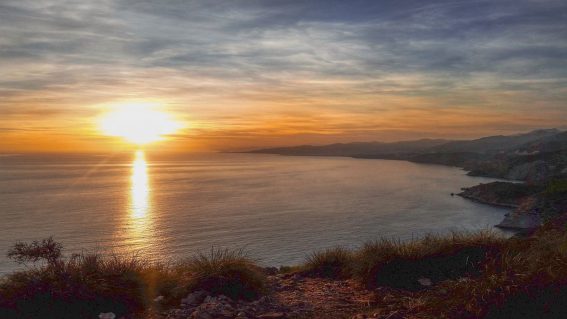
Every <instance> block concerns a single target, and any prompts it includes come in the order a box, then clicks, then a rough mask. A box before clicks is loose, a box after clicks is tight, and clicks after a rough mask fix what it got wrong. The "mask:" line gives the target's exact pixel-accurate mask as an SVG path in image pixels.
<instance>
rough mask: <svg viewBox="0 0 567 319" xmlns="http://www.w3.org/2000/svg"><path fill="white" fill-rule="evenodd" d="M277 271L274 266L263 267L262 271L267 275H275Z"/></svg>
mask: <svg viewBox="0 0 567 319" xmlns="http://www.w3.org/2000/svg"><path fill="white" fill-rule="evenodd" d="M278 272H279V270H278V268H276V267H265V268H264V273H265V274H266V275H268V276H273V275H276V274H277V273H278Z"/></svg>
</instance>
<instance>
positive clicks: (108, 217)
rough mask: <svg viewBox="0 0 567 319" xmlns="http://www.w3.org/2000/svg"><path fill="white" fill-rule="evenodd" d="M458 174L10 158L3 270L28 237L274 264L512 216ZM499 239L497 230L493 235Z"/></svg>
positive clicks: (146, 255)
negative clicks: (472, 193) (479, 197)
mask: <svg viewBox="0 0 567 319" xmlns="http://www.w3.org/2000/svg"><path fill="white" fill-rule="evenodd" d="M491 181H494V179H490V178H482V177H470V176H467V175H466V172H465V171H463V170H461V169H459V168H455V167H447V166H440V165H427V164H417V163H410V162H406V161H395V160H376V159H353V158H347V157H308V156H304V157H291V156H278V155H264V154H226V153H210V154H189V155H176V156H168V157H164V156H158V155H156V154H151V153H146V152H144V151H141V150H140V151H137V152H134V153H131V154H120V155H116V154H110V155H29V154H27V155H18V154H5V155H2V156H0V273H4V274H5V273H8V272H11V271H13V270H15V269H17V268H18V267H21V266H18V265H17V264H15V263H14V262H12V261H11V260H9V259H8V258H7V257H6V252H7V251H8V249H9V248H10V247H11V246H12V245H13V244H14V243H16V242H18V241H33V240H41V239H43V238H47V237H50V236H53V238H54V239H55V240H56V241H59V242H61V243H62V244H63V245H64V249H65V250H64V252H65V253H66V254H68V255H70V254H72V253H80V252H97V253H101V254H117V255H128V256H131V255H135V256H138V257H139V258H143V259H145V260H151V261H160V262H170V261H175V260H181V259H185V258H189V257H191V256H193V255H195V254H199V253H204V254H208V253H210V251H211V250H212V249H241V250H243V251H244V252H245V253H246V254H247V255H248V256H249V257H250V258H252V259H254V260H256V261H257V262H258V263H259V264H261V265H265V266H276V267H277V266H281V265H294V264H298V263H301V262H302V261H303V260H304V259H305V258H306V257H307V256H309V254H311V253H313V252H314V251H317V250H321V249H325V248H330V247H335V246H344V247H349V248H355V247H359V246H361V245H362V244H363V243H364V242H366V241H369V240H376V239H379V238H389V239H396V240H401V241H405V240H411V239H416V238H419V237H422V236H424V235H425V234H429V233H434V234H443V233H447V232H451V231H474V230H479V229H483V230H485V229H494V228H493V225H495V224H497V223H498V222H500V221H501V220H502V218H503V217H504V214H505V213H506V212H507V210H506V209H503V208H497V207H491V206H487V205H483V204H479V203H475V202H472V201H469V200H467V199H464V198H461V197H459V196H451V193H458V192H459V191H460V189H461V188H462V187H468V186H473V185H476V184H479V183H487V182H491ZM495 231H498V230H495Z"/></svg>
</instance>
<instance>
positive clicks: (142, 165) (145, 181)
mask: <svg viewBox="0 0 567 319" xmlns="http://www.w3.org/2000/svg"><path fill="white" fill-rule="evenodd" d="M131 185H132V186H131V204H130V213H131V214H130V215H131V217H132V218H133V219H140V218H145V217H146V215H147V214H148V210H149V209H150V191H151V189H150V182H149V177H148V164H147V162H146V156H145V154H144V152H143V151H137V152H136V159H135V160H134V163H133V164H132V177H131Z"/></svg>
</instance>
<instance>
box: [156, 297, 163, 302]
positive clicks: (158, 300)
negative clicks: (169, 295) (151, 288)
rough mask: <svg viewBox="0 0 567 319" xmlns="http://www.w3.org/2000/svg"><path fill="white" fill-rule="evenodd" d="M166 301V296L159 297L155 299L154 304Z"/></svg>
mask: <svg viewBox="0 0 567 319" xmlns="http://www.w3.org/2000/svg"><path fill="white" fill-rule="evenodd" d="M164 299H165V297H164V296H157V297H156V298H155V299H154V302H162V301H163V300H164Z"/></svg>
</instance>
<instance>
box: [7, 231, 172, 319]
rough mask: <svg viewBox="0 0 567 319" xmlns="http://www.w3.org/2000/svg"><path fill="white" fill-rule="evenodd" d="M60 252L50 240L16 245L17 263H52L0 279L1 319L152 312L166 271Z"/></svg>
mask: <svg viewBox="0 0 567 319" xmlns="http://www.w3.org/2000/svg"><path fill="white" fill-rule="evenodd" d="M48 248H49V249H48ZM61 249H62V246H61V245H60V244H58V243H56V242H55V241H53V240H52V239H51V238H50V239H48V240H44V241H42V242H33V243H31V244H24V243H18V244H16V245H15V246H14V248H13V249H12V250H10V256H13V257H15V259H16V260H17V261H38V260H41V259H47V260H48V263H46V264H40V265H34V266H32V267H31V268H28V269H26V270H23V271H18V272H15V273H12V274H10V275H7V276H5V277H4V278H2V279H1V280H0V318H62V319H65V318H96V316H98V314H99V313H101V312H114V313H115V314H116V315H117V316H118V317H120V316H126V315H131V314H138V313H142V312H144V311H145V310H147V309H148V306H149V304H150V301H151V298H152V297H153V295H152V293H154V292H157V291H159V290H160V287H161V285H162V283H163V282H164V279H165V278H167V274H168V271H167V270H166V268H165V267H161V266H158V265H155V264H150V263H147V262H144V261H142V260H140V259H139V258H137V257H136V256H132V257H131V258H119V257H109V258H103V257H101V256H100V255H97V254H78V255H73V256H72V257H70V258H68V259H64V258H63V257H62V255H61ZM45 256H48V257H49V258H45ZM149 278H153V281H150V280H148V279H149Z"/></svg>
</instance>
